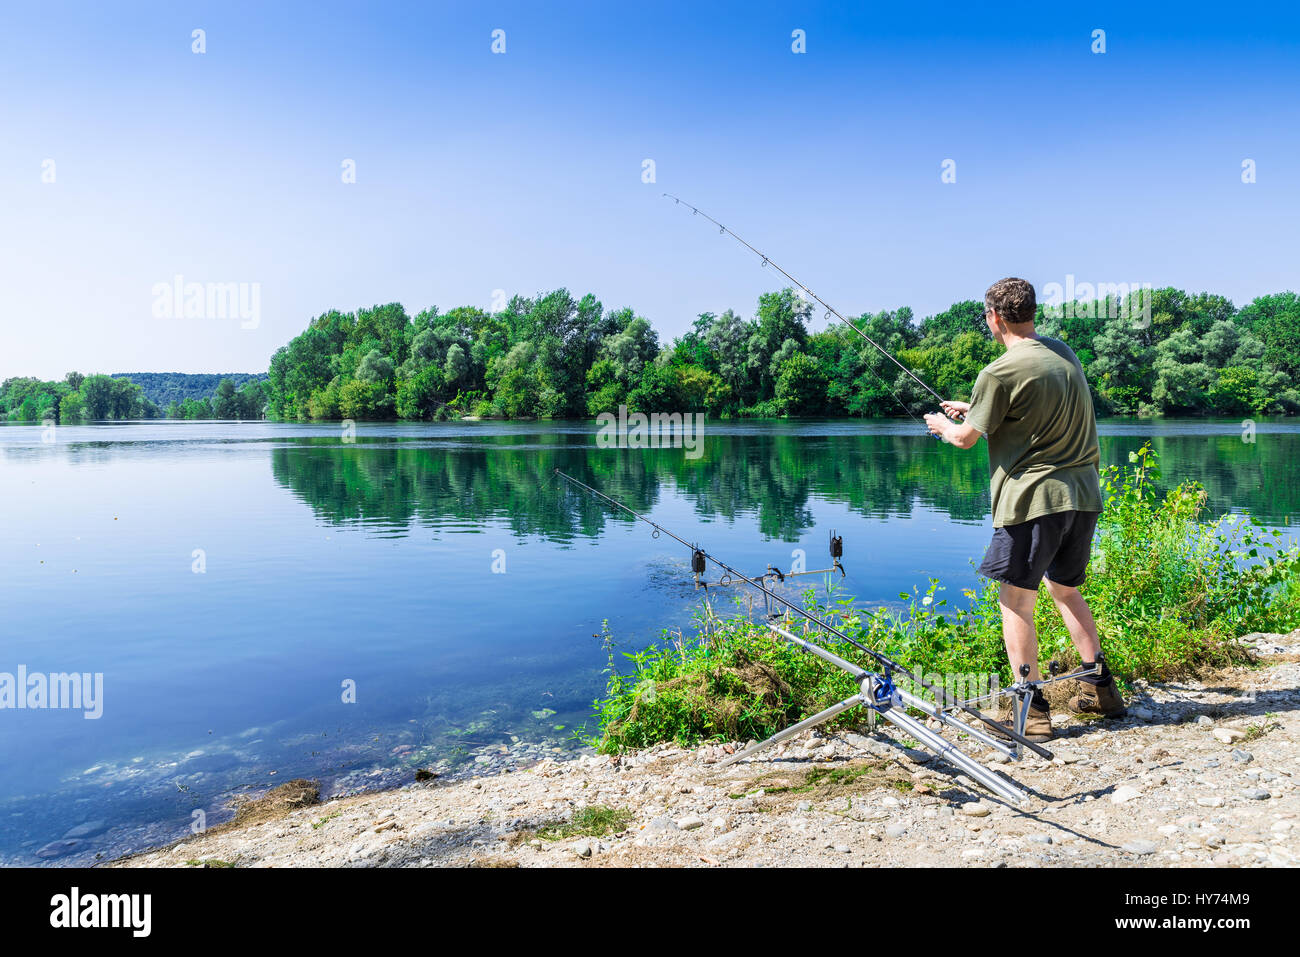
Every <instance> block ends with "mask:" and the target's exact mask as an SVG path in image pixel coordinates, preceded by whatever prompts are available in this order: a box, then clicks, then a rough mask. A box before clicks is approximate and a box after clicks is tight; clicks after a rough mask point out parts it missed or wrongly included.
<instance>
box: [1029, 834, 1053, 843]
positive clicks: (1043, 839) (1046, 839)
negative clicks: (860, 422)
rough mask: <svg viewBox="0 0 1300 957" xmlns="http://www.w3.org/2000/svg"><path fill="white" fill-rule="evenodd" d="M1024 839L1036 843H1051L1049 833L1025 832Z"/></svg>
mask: <svg viewBox="0 0 1300 957" xmlns="http://www.w3.org/2000/svg"><path fill="white" fill-rule="evenodd" d="M1025 839H1026V840H1030V841H1033V842H1035V843H1036V844H1051V843H1052V835H1050V834H1026V835H1025Z"/></svg>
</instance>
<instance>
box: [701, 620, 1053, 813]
mask: <svg viewBox="0 0 1300 957" xmlns="http://www.w3.org/2000/svg"><path fill="white" fill-rule="evenodd" d="M767 626H768V628H770V629H771V630H772V632H773V633H774V634H776V635H778V636H779V637H781V638H784V639H785V640H786V641H788V642H790V643H791V644H793V645H795V646H796V647H798V648H801V649H803V650H804V651H806V652H808V653H809V654H812V655H816V656H817V657H818V658H821V659H822V660H823V661H825V662H826V663H827V664H831V665H834V666H835V667H837V668H839V669H841V670H842V671H846V672H848V673H849V674H850V675H852V676H853V677H854V678H855V679H856V680H857V683H858V692H857V694H854V695H851V696H850V697H848V698H845V699H844V700H843V701H840V702H838V703H837V704H833V705H831V706H830V707H829V708H827V709H826V710H824V711H820V712H818V713H817V714H815V715H812V716H811V717H809V718H805V719H804V720H803V721H800V722H799V723H798V724H794V725H791V726H790V727H788V728H785V729H783V730H781V731H778V732H777V733H776V734H774V735H772V736H771V737H770V738H768V739H767V740H765V741H760V742H758V743H757V744H754V745H751V746H750V747H748V748H745V749H744V750H743V751H738V752H736V753H735V754H733V755H731V756H730V757H728V758H726V759H725V760H723V761H720V762H719V763H718V767H719V768H724V767H728V766H729V765H732V764H735V763H736V762H737V761H740V760H741V759H742V758H747V757H749V756H751V755H753V754H755V753H756V752H758V751H761V750H763V749H764V748H767V747H770V746H771V745H774V744H779V743H780V742H782V741H785V740H787V739H789V738H793V737H795V736H796V735H799V734H802V733H803V732H805V731H809V730H811V729H813V728H815V727H817V726H818V725H820V724H825V723H826V722H827V721H830V720H831V719H832V718H834V717H837V716H838V715H840V714H841V713H843V712H845V711H848V710H849V709H851V708H857V707H865V708H867V709H868V714H869V715H871V716H873V717H879V718H883V719H884V720H885V721H888V722H889V723H890V724H892V725H894V727H896V728H898V729H899V730H900V731H903V732H905V733H906V734H907V735H909V736H910V737H911V738H913V739H914V740H916V741H917V742H919V743H920V744H921V745H922V746H923V747H925V748H927V749H929V750H930V751H933V752H934V753H935V754H936V755H937V756H938V757H939V758H941V759H942V760H944V761H946V762H948V763H949V764H951V765H953V766H954V767H956V768H957V769H958V770H960V771H963V772H965V773H966V775H967V776H969V777H970V778H972V779H973V780H975V781H977V782H979V783H980V784H982V785H983V786H984V787H985V788H987V789H988V790H989V791H991V792H992V793H994V794H997V795H999V796H1000V797H1003V798H1006V799H1007V800H1009V801H1014V802H1015V803H1016V804H1023V803H1024V802H1025V800H1026V798H1027V795H1026V794H1025V792H1024V791H1022V790H1021V789H1020V788H1018V787H1016V786H1015V785H1014V784H1013V783H1011V782H1010V781H1008V780H1006V779H1005V778H1003V777H1001V776H999V775H997V774H995V773H994V772H993V771H991V770H990V769H989V768H987V767H985V766H984V765H982V764H980V763H979V762H978V761H976V760H975V759H974V758H973V757H971V756H970V755H969V754H967V753H966V752H965V751H962V750H961V749H960V748H958V747H957V746H956V745H955V744H953V743H952V742H950V741H948V740H947V739H945V738H944V737H943V736H942V735H940V734H939V733H938V732H936V731H933V730H931V729H930V728H927V727H926V726H925V725H924V724H922V723H921V722H920V721H918V720H917V719H916V718H914V717H912V716H911V715H909V714H907V713H906V711H905V710H904V709H905V708H916V709H917V710H919V711H921V712H922V713H923V714H925V715H926V716H927V717H928V718H931V719H933V720H935V721H937V722H938V723H939V724H940V726H941V727H944V726H947V727H954V728H959V729H960V730H961V731H962V732H963V733H965V734H968V735H970V736H971V737H973V738H975V739H976V740H978V741H981V742H982V743H984V744H986V745H988V746H989V747H991V748H993V749H994V750H996V751H1000V752H1001V753H1002V754H1005V755H1007V756H1008V757H1015V756H1016V753H1017V752H1018V748H1019V745H1015V747H1014V748H1013V746H1012V745H1011V744H1007V743H1004V742H1002V741H998V740H997V739H995V738H993V737H991V736H990V735H988V734H986V733H985V732H983V731H981V730H980V729H978V728H975V727H972V726H971V725H968V724H966V723H965V722H962V721H958V720H957V719H956V718H955V717H953V716H952V715H949V714H948V713H947V712H946V711H944V709H943V708H942V707H941V706H940V705H937V704H934V705H932V704H930V702H928V701H925V700H924V699H922V698H918V697H916V696H915V695H913V694H910V693H908V692H906V691H903V690H902V689H900V688H898V687H897V686H896V685H895V684H894V682H893V678H892V676H891V675H890V674H889V671H888V669H886V672H885V673H884V674H880V673H877V672H873V671H868V670H867V669H865V668H860V667H858V666H857V665H855V664H853V663H852V662H850V661H846V660H845V659H843V658H841V657H840V656H839V655H837V654H835V653H834V652H832V651H828V650H827V649H825V648H823V647H821V645H817V644H814V643H813V642H811V641H808V640H807V639H806V638H800V637H799V636H798V635H795V634H792V633H791V632H789V631H786V630H785V629H784V628H780V627H778V626H777V625H776V624H775V623H774V622H773V621H771V620H770V619H769V621H768V622H767ZM1031 694H1032V692H1031ZM893 743H894V744H896V745H897V746H898V747H899V748H900V749H902V748H903V746H902V745H901V744H899V743H898V742H893Z"/></svg>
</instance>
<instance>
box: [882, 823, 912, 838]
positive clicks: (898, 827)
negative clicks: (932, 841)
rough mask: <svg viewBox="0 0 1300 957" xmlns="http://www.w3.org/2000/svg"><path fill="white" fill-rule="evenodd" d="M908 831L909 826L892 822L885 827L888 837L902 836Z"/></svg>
mask: <svg viewBox="0 0 1300 957" xmlns="http://www.w3.org/2000/svg"><path fill="white" fill-rule="evenodd" d="M906 833H907V828H906V827H904V826H903V825H902V824H890V825H888V826H887V827H886V828H885V836H886V837H902V836H903V835H904V834H906Z"/></svg>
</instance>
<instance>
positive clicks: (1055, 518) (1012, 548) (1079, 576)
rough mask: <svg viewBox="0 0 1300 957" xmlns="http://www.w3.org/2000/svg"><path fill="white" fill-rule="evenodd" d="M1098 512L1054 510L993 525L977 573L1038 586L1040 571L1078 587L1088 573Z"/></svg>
mask: <svg viewBox="0 0 1300 957" xmlns="http://www.w3.org/2000/svg"><path fill="white" fill-rule="evenodd" d="M1099 515H1100V513H1099V512H1055V513H1053V514H1051V515H1040V516H1039V517H1038V518H1031V519H1030V520H1029V521H1027V522H1021V523H1020V524H1018V525H1004V526H1003V527H1002V528H995V529H993V541H992V542H991V543H990V544H989V550H988V551H987V552H986V553H985V554H984V561H983V562H982V563H981V564H980V568H979V571H980V574H981V575H984V576H985V577H986V578H992V579H993V580H994V581H1000V582H1005V583H1006V584H1008V585H1015V586H1016V587H1017V588H1028V589H1030V590H1031V591H1037V590H1038V584H1039V582H1041V581H1042V580H1043V575H1044V574H1046V576H1047V577H1048V578H1049V579H1050V580H1051V581H1054V582H1056V583H1057V584H1058V585H1068V586H1069V587H1071V588H1078V587H1079V586H1080V585H1082V584H1083V580H1084V578H1086V577H1087V574H1086V573H1087V570H1088V556H1089V555H1090V554H1091V553H1092V536H1093V533H1094V532H1095V531H1096V530H1097V518H1098V516H1099Z"/></svg>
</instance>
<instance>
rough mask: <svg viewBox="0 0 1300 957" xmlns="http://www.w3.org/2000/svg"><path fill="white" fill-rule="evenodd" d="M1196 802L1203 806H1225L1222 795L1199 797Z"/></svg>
mask: <svg viewBox="0 0 1300 957" xmlns="http://www.w3.org/2000/svg"><path fill="white" fill-rule="evenodd" d="M1196 803H1197V804H1199V805H1200V806H1201V807H1223V798H1221V797H1199V798H1197V799H1196Z"/></svg>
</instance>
